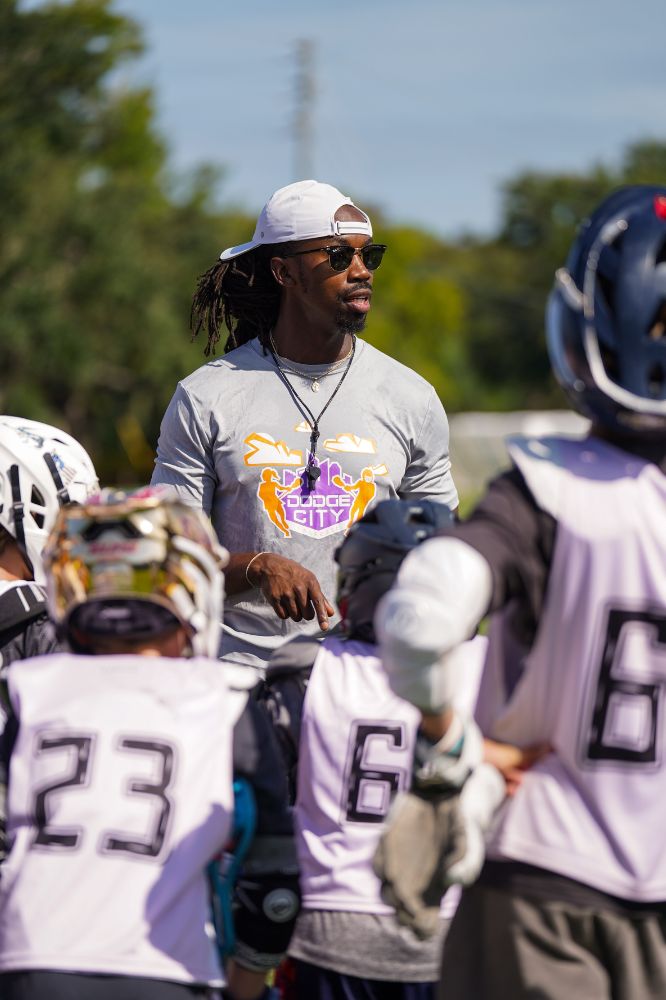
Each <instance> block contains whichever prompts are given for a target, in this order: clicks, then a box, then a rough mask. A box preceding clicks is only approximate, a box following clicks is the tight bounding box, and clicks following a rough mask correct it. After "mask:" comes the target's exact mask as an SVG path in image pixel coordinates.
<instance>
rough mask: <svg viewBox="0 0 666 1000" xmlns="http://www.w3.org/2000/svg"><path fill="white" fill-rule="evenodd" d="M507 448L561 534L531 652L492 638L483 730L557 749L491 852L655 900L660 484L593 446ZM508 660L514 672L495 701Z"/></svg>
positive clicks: (664, 864) (662, 682)
mask: <svg viewBox="0 0 666 1000" xmlns="http://www.w3.org/2000/svg"><path fill="white" fill-rule="evenodd" d="M511 451H512V457H513V459H514V461H515V463H516V464H517V465H518V467H519V468H520V470H521V472H522V473H523V475H524V477H525V481H526V482H527V485H528V486H529V488H530V490H531V492H532V494H533V495H534V497H535V500H536V502H537V504H538V505H539V506H540V507H542V508H543V509H544V510H546V511H548V512H549V513H551V514H552V516H553V517H554V518H555V519H556V521H557V534H556V542H555V549H554V554H553V561H552V564H551V567H550V575H549V582H548V589H547V592H546V600H545V603H544V610H543V613H542V616H541V621H540V623H539V628H538V632H537V636H536V640H535V642H534V645H533V647H532V649H531V650H530V651H529V652H527V651H523V652H522V653H521V651H520V650H517V651H513V653H512V652H511V651H510V650H509V651H508V654H507V648H506V647H501V646H499V645H498V644H497V643H495V642H494V641H493V640H494V638H495V636H494V635H493V634H492V633H491V654H490V656H489V670H488V672H487V675H486V677H485V678H484V691H483V693H482V702H484V699H485V695H486V694H487V692H488V687H489V683H490V680H491V679H492V680H493V687H494V692H495V693H494V698H495V700H496V705H495V708H494V710H493V709H492V706H491V705H489V704H484V706H483V725H484V730H485V731H486V732H487V733H488V734H489V735H491V736H494V737H495V738H497V739H500V740H506V741H508V742H514V743H518V744H519V745H522V746H524V745H527V744H529V743H534V742H539V741H543V740H545V741H547V742H549V743H550V744H551V746H552V747H553V748H554V753H552V754H549V755H548V756H547V757H545V758H544V759H543V760H541V761H539V762H538V763H537V764H536V765H535V766H534V767H533V768H532V769H531V770H530V771H528V772H527V773H526V775H525V777H524V780H523V783H522V785H521V787H520V789H519V790H518V792H517V794H516V795H515V797H514V798H513V799H512V800H511V801H510V803H508V804H506V805H505V808H504V812H503V815H502V818H501V821H500V822H499V824H498V826H497V827H496V830H495V832H494V835H493V838H492V841H491V844H490V847H489V852H490V855H491V857H496V858H511V859H516V860H519V861H528V862H530V863H531V864H534V865H537V866H539V867H541V868H545V869H547V870H549V871H554V872H557V873H558V874H561V875H565V876H567V877H569V878H572V879H575V880H577V881H580V882H582V883H584V884H586V885H591V886H593V887H594V888H597V889H600V890H602V891H604V892H607V893H610V894H612V895H615V896H618V897H621V898H623V899H629V900H635V901H637V902H640V901H644V902H649V901H662V900H665V899H666V852H664V850H663V845H662V843H661V837H660V835H659V834H655V831H659V830H661V829H662V827H663V824H664V819H666V809H665V807H664V800H665V796H666V761H665V760H664V751H665V744H666V721H665V715H664V693H665V689H666V571H665V569H664V567H665V566H666V531H665V530H664V528H665V527H666V518H665V515H666V477H665V476H664V475H663V474H662V473H661V472H660V470H659V469H658V468H657V466H655V465H653V464H652V463H650V462H646V461H643V460H642V459H640V458H637V457H635V456H631V455H629V454H628V453H626V452H623V451H620V450H619V449H617V448H614V447H613V446H612V445H609V444H606V443H604V442H601V441H598V440H595V439H594V438H591V439H589V440H586V441H583V442H578V441H565V440H559V439H552V440H542V441H534V442H532V441H525V442H519V443H516V444H514V445H513V446H512V449H511ZM505 620H506V619H505ZM507 655H508V658H509V660H510V658H511V656H512V655H513V656H516V657H518V658H521V657H524V661H523V663H522V664H519V666H522V668H523V669H522V670H514V671H513V675H514V676H513V681H512V682H511V683H510V684H509V687H511V690H508V689H507V690H505V691H504V693H503V694H504V697H502V688H503V687H506V685H507V683H508V681H509V678H510V677H511V674H512V669H511V668H512V667H515V666H516V664H515V663H514V664H511V663H510V662H507Z"/></svg>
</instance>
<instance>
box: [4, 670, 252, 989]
mask: <svg viewBox="0 0 666 1000" xmlns="http://www.w3.org/2000/svg"><path fill="white" fill-rule="evenodd" d="M224 677H225V675H224V671H223V669H221V668H220V665H219V663H217V662H214V661H208V660H176V659H162V658H153V657H141V656H138V657H137V656H112V657H106V656H94V657H88V656H80V655H71V654H57V655H54V656H50V657H44V658H42V659H37V660H26V661H23V662H20V663H16V664H14V665H12V668H11V670H10V671H9V682H8V683H9V696H10V702H11V706H12V709H13V712H14V715H13V716H11V715H10V721H9V723H8V727H7V730H6V733H5V739H4V742H5V747H6V748H7V744H10V743H12V741H13V746H12V747H11V756H10V758H9V760H8V761H7V754H6V753H5V754H3V756H4V757H5V764H6V763H7V762H8V763H9V787H8V799H7V838H8V844H9V853H8V855H7V858H6V860H5V862H4V864H3V866H2V873H1V881H0V970H2V971H8V970H14V969H21V970H26V969H50V970H62V971H76V972H86V973H108V974H113V975H121V976H122V975H128V976H146V977H152V978H158V979H166V980H175V981H182V982H192V981H194V982H201V983H219V982H220V981H221V979H220V969H219V965H218V961H217V957H216V954H215V949H214V946H213V943H212V942H211V941H210V939H209V936H208V935H207V933H206V922H207V919H208V912H209V908H208V889H207V883H206V879H205V875H204V868H205V865H206V863H207V862H208V861H209V860H210V859H211V858H212V857H213V856H214V855H215V854H216V853H217V852H218V851H219V850H220V849H221V848H222V847H223V845H224V844H225V841H226V839H227V836H228V833H229V829H230V817H231V812H232V808H233V795H232V733H233V728H234V724H235V722H236V719H237V717H238V716H239V714H240V712H241V711H242V709H243V706H244V703H245V700H246V699H245V696H244V695H241V694H238V693H235V692H230V691H229V690H228V689H227V687H226V684H225V679H224Z"/></svg>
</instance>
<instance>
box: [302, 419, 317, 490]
mask: <svg viewBox="0 0 666 1000" xmlns="http://www.w3.org/2000/svg"><path fill="white" fill-rule="evenodd" d="M318 440H319V426H318V424H317V421H316V420H315V424H314V427H313V428H312V432H311V434H310V453H309V455H308V464H307V465H306V466H305V475H306V477H307V480H308V490H313V489H314V488H315V483H316V482H317V480H318V479H319V477H320V476H321V469H320V468H319V466H318V465H317V441H318Z"/></svg>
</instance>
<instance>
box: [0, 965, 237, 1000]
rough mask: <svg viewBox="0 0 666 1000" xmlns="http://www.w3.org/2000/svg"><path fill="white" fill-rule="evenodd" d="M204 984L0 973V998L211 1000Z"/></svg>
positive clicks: (20, 999)
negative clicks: (193, 984)
mask: <svg viewBox="0 0 666 1000" xmlns="http://www.w3.org/2000/svg"><path fill="white" fill-rule="evenodd" d="M219 995H220V994H219V992H216V991H214V990H210V989H209V988H208V987H207V986H189V985H187V984H186V983H174V982H165V981H164V980H161V979H143V978H140V977H132V976H87V975H79V974H78V973H70V972H41V971H29V972H3V973H1V974H0V1000H214V998H217V997H219Z"/></svg>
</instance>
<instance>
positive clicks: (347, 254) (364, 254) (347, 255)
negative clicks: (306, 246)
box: [280, 243, 386, 271]
mask: <svg viewBox="0 0 666 1000" xmlns="http://www.w3.org/2000/svg"><path fill="white" fill-rule="evenodd" d="M385 251H386V244H385V243H368V245H367V246H364V247H358V248H357V247H350V246H348V245H347V244H341V245H338V246H332V247H313V248H312V250H294V252H293V253H283V254H281V255H280V256H282V257H300V256H301V254H305V253H325V254H328V262H329V264H330V265H331V267H332V268H333V270H334V271H346V270H347V268H348V267H350V265H351V262H352V261H353V259H354V256H355V255H356V254H357V253H360V255H361V259H362V260H363V263H364V265H365V266H366V267H367V269H368V271H376V270H377V268H378V267H379V265H380V264H381V262H382V257H383V256H384V252H385Z"/></svg>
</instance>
